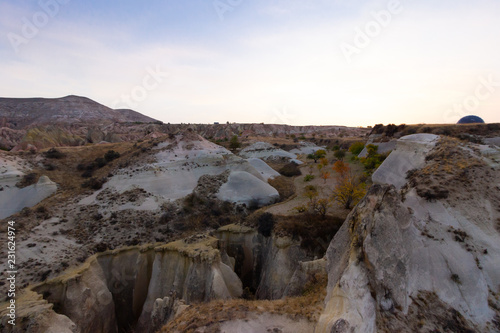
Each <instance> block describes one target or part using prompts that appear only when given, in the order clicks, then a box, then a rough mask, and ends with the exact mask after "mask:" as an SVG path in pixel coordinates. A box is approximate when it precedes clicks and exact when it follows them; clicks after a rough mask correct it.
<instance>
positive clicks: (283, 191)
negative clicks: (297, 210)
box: [267, 176, 295, 201]
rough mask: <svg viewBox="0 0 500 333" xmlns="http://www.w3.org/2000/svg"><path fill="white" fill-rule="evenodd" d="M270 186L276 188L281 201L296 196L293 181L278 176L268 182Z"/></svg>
mask: <svg viewBox="0 0 500 333" xmlns="http://www.w3.org/2000/svg"><path fill="white" fill-rule="evenodd" d="M267 182H268V183H269V185H271V186H272V187H274V188H275V189H276V191H278V193H279V195H280V201H283V200H286V199H288V198H290V197H291V196H292V195H294V194H295V185H294V184H293V179H290V178H287V177H283V176H278V177H274V178H271V179H269V180H268V181H267Z"/></svg>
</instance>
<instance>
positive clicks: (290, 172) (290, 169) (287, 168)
mask: <svg viewBox="0 0 500 333" xmlns="http://www.w3.org/2000/svg"><path fill="white" fill-rule="evenodd" d="M278 172H279V173H280V174H282V175H283V176H285V177H294V176H300V175H301V174H302V172H301V171H300V169H299V166H298V165H297V163H295V162H290V163H288V164H286V165H284V166H283V167H282V168H281V169H280V170H279V171H278Z"/></svg>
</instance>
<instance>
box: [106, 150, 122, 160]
mask: <svg viewBox="0 0 500 333" xmlns="http://www.w3.org/2000/svg"><path fill="white" fill-rule="evenodd" d="M118 157H120V153H118V152H116V151H114V150H108V151H107V152H106V154H104V159H105V160H106V162H111V161H113V160H116V159H117V158H118Z"/></svg>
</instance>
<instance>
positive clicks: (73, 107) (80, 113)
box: [0, 96, 157, 129]
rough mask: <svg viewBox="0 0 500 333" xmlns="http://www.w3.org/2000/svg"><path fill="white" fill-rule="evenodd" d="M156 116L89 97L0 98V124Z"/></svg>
mask: <svg viewBox="0 0 500 333" xmlns="http://www.w3.org/2000/svg"><path fill="white" fill-rule="evenodd" d="M156 121H157V120H156V119H153V118H151V117H148V116H145V115H143V114H140V113H139V112H136V111H133V110H113V109H111V108H109V107H107V106H104V105H102V104H99V103H97V102H95V101H93V100H91V99H89V98H86V97H80V96H66V97H62V98H0V127H8V128H11V129H26V128H28V127H33V126H40V125H47V124H51V125H56V124H72V125H75V124H76V125H78V124H95V125H104V124H106V123H127V122H142V123H152V122H156Z"/></svg>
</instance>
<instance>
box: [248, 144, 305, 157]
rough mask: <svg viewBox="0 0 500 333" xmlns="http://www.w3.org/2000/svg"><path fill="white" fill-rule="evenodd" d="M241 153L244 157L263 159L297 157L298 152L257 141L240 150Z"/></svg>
mask: <svg viewBox="0 0 500 333" xmlns="http://www.w3.org/2000/svg"><path fill="white" fill-rule="evenodd" d="M239 155H240V156H241V157H243V158H260V159H262V160H267V159H271V160H272V159H280V158H286V159H294V158H297V155H296V154H294V153H291V152H287V151H285V150H283V149H280V148H276V147H275V146H273V145H272V144H270V143H267V142H256V143H254V144H252V145H250V146H248V147H245V148H244V149H242V150H241V151H240V153H239Z"/></svg>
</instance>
